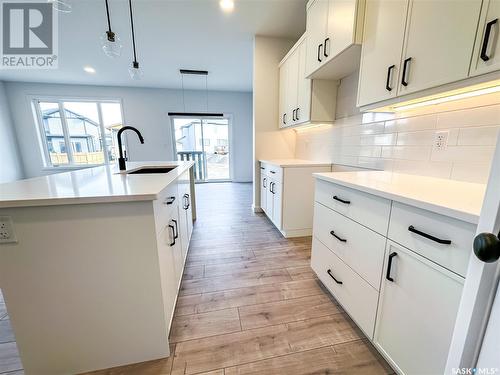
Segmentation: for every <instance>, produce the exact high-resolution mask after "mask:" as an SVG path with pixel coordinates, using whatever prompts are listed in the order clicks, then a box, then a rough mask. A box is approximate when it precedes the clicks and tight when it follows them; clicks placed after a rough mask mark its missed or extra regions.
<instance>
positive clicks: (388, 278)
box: [385, 252, 398, 282]
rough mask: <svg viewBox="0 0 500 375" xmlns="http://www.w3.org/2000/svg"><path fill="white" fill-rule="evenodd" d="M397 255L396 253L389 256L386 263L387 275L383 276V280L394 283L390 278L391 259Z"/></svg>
mask: <svg viewBox="0 0 500 375" xmlns="http://www.w3.org/2000/svg"><path fill="white" fill-rule="evenodd" d="M397 255H398V253H396V252H393V253H391V254H390V255H389V261H388V263H387V273H386V274H385V278H386V279H387V280H389V281H392V282H394V279H393V278H392V277H391V269H392V258H394V257H395V256H397Z"/></svg>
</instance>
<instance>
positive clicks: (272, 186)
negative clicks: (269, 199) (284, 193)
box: [269, 182, 274, 194]
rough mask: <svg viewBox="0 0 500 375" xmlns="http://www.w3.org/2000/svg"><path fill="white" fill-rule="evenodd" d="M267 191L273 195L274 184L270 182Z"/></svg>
mask: <svg viewBox="0 0 500 375" xmlns="http://www.w3.org/2000/svg"><path fill="white" fill-rule="evenodd" d="M269 190H270V191H271V193H273V194H274V182H271V186H270V187H269Z"/></svg>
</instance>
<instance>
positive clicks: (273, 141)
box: [253, 36, 295, 209]
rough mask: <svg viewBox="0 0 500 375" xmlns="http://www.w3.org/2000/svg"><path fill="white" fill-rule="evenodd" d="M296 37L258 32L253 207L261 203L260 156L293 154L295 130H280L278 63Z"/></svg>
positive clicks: (256, 42) (256, 38)
mask: <svg viewBox="0 0 500 375" xmlns="http://www.w3.org/2000/svg"><path fill="white" fill-rule="evenodd" d="M294 43H295V41H293V40H289V39H281V38H269V37H263V36H256V37H255V39H254V53H253V59H254V61H253V120H254V123H253V131H254V165H253V167H254V207H255V208H257V209H258V208H259V206H260V204H259V203H258V202H260V186H259V182H257V181H260V169H259V166H258V161H259V160H260V159H284V158H293V157H294V154H295V133H294V132H293V130H291V129H288V130H278V117H279V116H278V97H279V94H278V93H279V70H278V64H279V62H280V61H281V59H283V57H284V56H285V55H286V53H287V52H288V51H289V50H290V48H291V47H292V46H293V44H294Z"/></svg>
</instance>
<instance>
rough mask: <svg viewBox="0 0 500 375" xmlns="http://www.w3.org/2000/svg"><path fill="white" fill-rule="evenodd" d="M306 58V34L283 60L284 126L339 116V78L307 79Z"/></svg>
mask: <svg viewBox="0 0 500 375" xmlns="http://www.w3.org/2000/svg"><path fill="white" fill-rule="evenodd" d="M306 59H307V39H306V37H305V36H303V37H302V38H300V39H299V41H298V42H297V43H296V44H295V46H293V47H292V49H291V50H290V52H289V53H288V54H287V55H286V56H285V58H284V59H283V61H282V62H281V64H280V68H279V70H280V83H279V84H280V88H279V95H280V97H279V118H278V123H279V127H280V128H285V127H288V126H294V125H300V124H305V123H309V122H333V121H334V119H335V104H336V97H337V82H336V81H329V80H314V81H313V80H310V79H307V78H306V77H305V74H306V73H305V71H306V61H307V60H306Z"/></svg>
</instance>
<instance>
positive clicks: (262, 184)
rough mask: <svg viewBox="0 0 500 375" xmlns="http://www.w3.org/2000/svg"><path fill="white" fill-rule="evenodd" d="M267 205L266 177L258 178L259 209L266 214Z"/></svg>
mask: <svg viewBox="0 0 500 375" xmlns="http://www.w3.org/2000/svg"><path fill="white" fill-rule="evenodd" d="M266 203H267V176H260V208H262V211H264V212H266V211H267V210H266Z"/></svg>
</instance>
